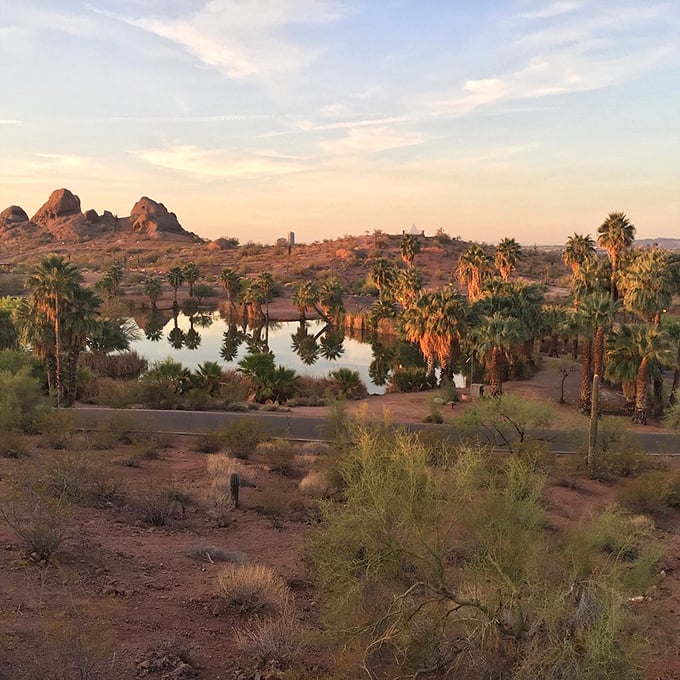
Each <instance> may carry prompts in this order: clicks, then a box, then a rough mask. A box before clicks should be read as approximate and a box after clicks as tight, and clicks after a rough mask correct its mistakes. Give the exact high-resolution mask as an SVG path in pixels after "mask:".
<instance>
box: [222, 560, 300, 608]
mask: <svg viewBox="0 0 680 680" xmlns="http://www.w3.org/2000/svg"><path fill="white" fill-rule="evenodd" d="M217 590H218V594H219V595H220V597H222V598H223V599H224V601H225V603H226V604H227V606H228V607H230V608H233V609H235V610H237V611H239V612H242V613H248V614H281V613H282V612H283V611H284V609H285V608H286V606H287V605H288V604H289V603H290V601H291V593H290V590H289V589H288V586H287V585H286V584H285V582H284V581H283V579H282V578H281V577H280V576H277V575H276V574H275V573H274V572H273V571H272V570H271V569H269V568H268V567H265V566H263V565H259V564H253V565H251V564H231V565H229V566H227V567H225V568H224V569H223V570H222V571H220V573H219V574H218V575H217Z"/></svg>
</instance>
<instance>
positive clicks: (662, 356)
mask: <svg viewBox="0 0 680 680" xmlns="http://www.w3.org/2000/svg"><path fill="white" fill-rule="evenodd" d="M634 238H635V227H634V225H633V224H632V223H631V222H630V220H629V219H628V217H627V216H626V215H625V214H624V213H620V212H617V213H610V214H609V215H608V216H607V218H606V219H605V221H604V222H603V223H602V224H601V225H600V227H599V229H598V236H597V245H598V246H600V248H602V249H603V250H605V251H606V253H607V255H606V256H604V257H603V256H600V255H598V253H597V250H596V244H595V241H594V240H593V238H592V237H591V236H590V235H583V234H574V235H573V236H571V237H570V238H569V239H568V241H567V244H566V247H565V249H564V261H565V263H566V264H568V265H569V266H570V267H571V269H572V274H573V277H572V281H571V299H572V307H571V309H569V310H566V311H565V317H564V319H563V322H562V323H563V325H564V328H565V329H567V330H569V332H570V333H571V335H572V336H573V337H574V338H575V339H577V338H579V337H580V339H581V396H580V407H581V410H582V411H584V412H587V411H589V410H590V402H591V396H592V395H591V383H592V377H593V375H594V374H597V375H599V376H601V377H604V378H606V379H608V380H611V381H612V382H614V383H616V384H619V385H621V387H622V390H623V393H624V396H625V397H626V400H627V402H628V404H629V406H628V408H629V409H630V410H631V411H632V413H633V420H634V421H635V422H637V423H641V424H644V423H646V422H647V415H648V410H649V385H650V382H651V384H652V385H653V386H654V389H653V402H652V403H653V407H654V411H655V414H657V415H658V413H660V410H661V409H662V407H663V395H662V371H663V370H664V369H665V368H670V369H674V370H675V376H674V380H673V387H672V388H671V395H670V398H671V399H674V398H675V397H674V391H675V390H676V389H677V387H678V348H679V345H678V340H679V339H680V327H679V325H678V323H677V322H669V321H667V320H665V319H664V313H665V312H666V311H667V310H668V309H669V308H670V306H671V303H672V300H673V296H674V295H676V294H678V293H679V292H680V259H679V258H678V257H677V256H676V255H673V254H671V253H670V252H668V251H666V250H664V249H663V248H660V247H658V246H656V245H654V246H652V247H651V248H633V241H634Z"/></svg>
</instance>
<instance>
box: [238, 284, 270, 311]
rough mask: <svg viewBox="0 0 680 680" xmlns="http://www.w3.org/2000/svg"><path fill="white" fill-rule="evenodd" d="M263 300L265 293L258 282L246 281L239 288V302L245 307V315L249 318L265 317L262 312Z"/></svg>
mask: <svg viewBox="0 0 680 680" xmlns="http://www.w3.org/2000/svg"><path fill="white" fill-rule="evenodd" d="M264 301H265V294H264V291H263V290H262V288H261V286H260V284H259V282H257V281H248V282H247V283H245V285H244V286H243V287H242V289H241V302H243V306H244V308H245V312H246V316H247V317H248V318H249V319H265V316H264V314H263V313H262V303H263V302H264Z"/></svg>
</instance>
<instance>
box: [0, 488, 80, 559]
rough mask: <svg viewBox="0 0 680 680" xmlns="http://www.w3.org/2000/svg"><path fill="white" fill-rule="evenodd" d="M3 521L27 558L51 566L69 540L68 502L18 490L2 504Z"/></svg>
mask: <svg viewBox="0 0 680 680" xmlns="http://www.w3.org/2000/svg"><path fill="white" fill-rule="evenodd" d="M0 518H1V519H2V520H3V521H4V522H5V523H6V524H7V525H8V526H9V527H10V529H12V531H13V532H14V534H15V535H16V537H17V538H18V539H19V540H20V541H21V542H22V544H23V547H24V550H25V552H26V554H27V555H28V557H30V558H31V559H32V560H35V561H45V562H48V561H49V560H50V558H51V557H52V556H53V555H54V553H55V552H56V551H57V550H58V549H59V547H60V546H61V545H62V544H63V542H64V541H65V540H66V539H67V537H68V531H69V528H70V519H71V511H70V507H69V504H68V502H67V501H66V500H65V499H63V498H55V497H53V496H49V495H46V494H43V495H40V494H39V493H38V492H37V491H36V490H35V489H30V488H28V489H26V488H20V487H18V486H16V487H15V488H14V489H12V491H11V493H10V494H8V495H7V496H6V497H5V499H4V500H3V502H2V504H0Z"/></svg>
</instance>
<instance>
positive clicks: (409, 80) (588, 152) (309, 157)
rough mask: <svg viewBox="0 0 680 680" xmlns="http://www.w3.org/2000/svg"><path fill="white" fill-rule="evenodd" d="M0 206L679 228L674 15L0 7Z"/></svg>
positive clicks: (328, 2) (485, 0)
mask: <svg viewBox="0 0 680 680" xmlns="http://www.w3.org/2000/svg"><path fill="white" fill-rule="evenodd" d="M0 84H1V86H2V88H1V90H2V97H0V210H2V209H4V208H5V207H7V206H9V205H11V204H18V205H21V206H22V207H23V208H24V209H25V210H26V211H27V212H28V213H29V215H32V214H33V213H34V212H35V211H36V210H37V209H38V208H39V207H40V205H41V204H42V203H43V202H44V201H45V200H46V199H47V197H48V196H49V194H50V192H51V191H52V190H53V189H57V188H60V187H67V188H69V189H71V190H72V191H73V192H74V193H76V194H78V195H79V196H80V198H81V201H82V207H83V209H84V210H85V209H88V208H95V209H96V210H98V211H99V212H101V211H103V210H104V209H108V210H111V211H113V212H114V213H117V214H118V215H120V216H123V215H128V214H129V212H130V209H131V207H132V205H133V204H134V203H135V201H136V200H137V199H138V198H139V197H140V196H142V195H147V196H150V197H151V198H153V199H155V200H157V201H161V202H163V203H164V204H165V205H166V206H167V207H168V209H169V210H172V211H174V212H175V213H176V214H177V216H178V218H179V220H180V222H181V223H182V225H183V226H184V227H185V228H186V229H189V230H191V231H194V232H196V233H198V234H199V235H201V236H203V237H206V238H216V237H218V236H236V237H238V238H239V240H240V241H241V243H245V242H247V241H249V240H252V241H262V242H265V243H270V242H273V241H274V240H275V239H276V238H277V237H279V236H283V235H285V234H287V233H288V231H291V230H292V231H295V232H296V236H297V239H298V240H299V241H307V242H309V241H314V240H318V239H322V238H332V237H334V236H341V235H344V234H362V233H364V232H366V231H371V232H372V231H373V230H374V229H382V230H383V231H386V232H390V233H400V232H401V231H402V230H403V229H408V228H409V227H410V225H411V224H412V223H415V224H416V225H417V226H418V228H420V229H423V230H424V231H425V232H426V233H427V234H433V233H434V232H435V231H436V230H437V229H438V228H439V227H443V228H444V229H445V230H446V231H447V232H448V233H449V234H451V235H452V236H455V235H460V236H461V237H462V238H463V239H465V240H478V241H486V242H489V243H494V242H497V241H498V240H500V239H501V238H502V237H504V236H514V237H516V238H517V239H518V240H519V241H520V242H521V243H523V244H527V245H528V244H534V243H538V244H557V243H563V242H564V241H565V240H566V238H567V237H568V236H569V235H570V234H572V233H574V231H578V232H585V233H587V232H590V233H592V234H595V232H596V230H597V227H598V225H599V224H600V223H601V222H602V221H603V219H604V218H605V217H606V215H607V213H609V212H612V211H624V212H626V213H627V215H628V216H629V218H630V219H631V221H632V222H633V223H634V224H635V225H636V227H637V233H638V237H663V236H666V237H680V0H665V1H664V0H631V1H623V0H573V1H572V0H561V1H560V0H558V1H555V2H550V1H544V2H538V1H531V0H338V1H335V0H211V1H208V2H205V1H201V0H90V1H89V2H84V1H81V0H11V1H10V0H0Z"/></svg>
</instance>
